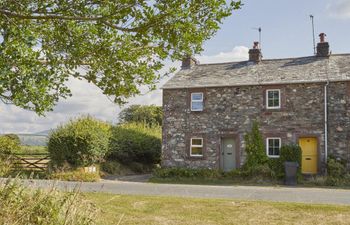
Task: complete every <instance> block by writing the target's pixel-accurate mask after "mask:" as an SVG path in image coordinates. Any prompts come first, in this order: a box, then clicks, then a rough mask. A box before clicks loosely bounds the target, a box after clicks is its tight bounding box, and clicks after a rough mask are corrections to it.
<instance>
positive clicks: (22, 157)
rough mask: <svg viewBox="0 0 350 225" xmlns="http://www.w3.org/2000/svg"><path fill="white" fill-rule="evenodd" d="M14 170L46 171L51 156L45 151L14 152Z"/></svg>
mask: <svg viewBox="0 0 350 225" xmlns="http://www.w3.org/2000/svg"><path fill="white" fill-rule="evenodd" d="M13 156H14V157H15V160H14V165H13V167H12V168H13V170H15V171H23V170H25V171H46V170H47V167H48V164H49V162H50V158H49V155H48V154H45V153H37V154H34V153H29V154H14V155H13Z"/></svg>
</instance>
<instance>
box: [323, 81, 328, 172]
mask: <svg viewBox="0 0 350 225" xmlns="http://www.w3.org/2000/svg"><path fill="white" fill-rule="evenodd" d="M328 85H329V80H327V83H326V84H325V85H324V156H325V162H326V165H327V158H328V114H327V109H328V101H327V100H328V99H327V91H328ZM325 169H326V174H327V167H326V168H325Z"/></svg>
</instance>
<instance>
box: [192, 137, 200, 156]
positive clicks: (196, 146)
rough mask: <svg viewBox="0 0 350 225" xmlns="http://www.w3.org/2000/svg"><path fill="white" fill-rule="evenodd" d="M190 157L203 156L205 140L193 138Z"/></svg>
mask: <svg viewBox="0 0 350 225" xmlns="http://www.w3.org/2000/svg"><path fill="white" fill-rule="evenodd" d="M190 156H203V138H191V149H190Z"/></svg>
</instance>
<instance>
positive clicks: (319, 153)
mask: <svg viewBox="0 0 350 225" xmlns="http://www.w3.org/2000/svg"><path fill="white" fill-rule="evenodd" d="M296 138H297V141H296V142H297V145H299V139H300V138H316V143H317V173H316V174H320V173H321V168H322V161H321V160H322V157H321V147H320V139H321V138H320V135H318V134H298V135H297V136H296ZM300 166H301V165H300Z"/></svg>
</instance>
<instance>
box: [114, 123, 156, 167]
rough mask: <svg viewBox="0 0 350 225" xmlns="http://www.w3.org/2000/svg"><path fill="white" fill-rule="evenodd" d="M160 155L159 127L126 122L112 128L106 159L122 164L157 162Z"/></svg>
mask: <svg viewBox="0 0 350 225" xmlns="http://www.w3.org/2000/svg"><path fill="white" fill-rule="evenodd" d="M160 156H161V127H160V126H153V127H151V126H148V125H146V124H143V123H127V124H122V125H118V126H114V127H113V128H112V136H111V141H110V150H109V154H108V160H117V161H119V162H121V163H123V164H130V163H132V162H138V163H142V164H157V163H159V162H160Z"/></svg>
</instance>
